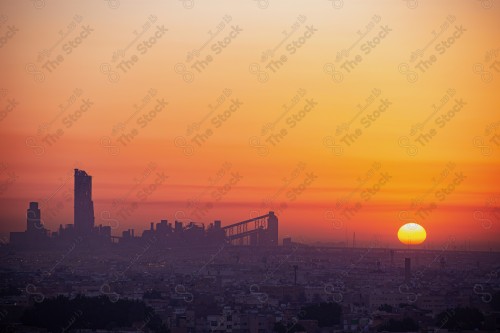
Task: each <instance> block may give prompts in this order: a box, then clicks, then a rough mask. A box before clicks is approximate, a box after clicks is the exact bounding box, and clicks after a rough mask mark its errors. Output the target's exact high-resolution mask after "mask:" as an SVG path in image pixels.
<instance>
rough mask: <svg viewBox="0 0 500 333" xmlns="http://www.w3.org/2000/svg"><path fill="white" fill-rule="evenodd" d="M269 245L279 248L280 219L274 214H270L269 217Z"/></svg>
mask: <svg viewBox="0 0 500 333" xmlns="http://www.w3.org/2000/svg"><path fill="white" fill-rule="evenodd" d="M267 233H268V235H267V236H268V238H267V241H268V243H267V245H273V246H278V242H279V240H278V217H276V215H274V212H269V217H268V218H267Z"/></svg>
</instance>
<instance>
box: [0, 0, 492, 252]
mask: <svg viewBox="0 0 500 333" xmlns="http://www.w3.org/2000/svg"><path fill="white" fill-rule="evenodd" d="M414 3H417V4H418V5H417V7H416V8H411V7H412V6H411V5H412V4H414ZM490 4H491V5H492V6H491V7H490V8H488V6H487V3H486V2H481V1H452V0H448V1H440V2H439V4H436V2H435V1H421V0H419V1H417V2H412V1H391V2H389V1H385V2H383V3H380V2H378V3H376V4H375V3H370V4H368V3H367V2H366V1H347V0H345V1H343V2H342V1H340V2H339V1H327V0H325V1H315V2H314V3H312V2H306V1H294V2H293V4H291V3H289V2H286V3H285V2H280V1H276V0H269V1H250V0H248V1H238V2H235V1H229V0H228V1H218V2H217V4H216V5H214V4H213V3H208V2H202V1H199V0H195V1H194V2H189V1H184V2H183V1H151V2H149V3H148V5H142V6H141V5H139V4H137V3H136V2H133V1H125V0H120V1H119V2H116V1H95V2H84V1H81V2H67V1H40V2H37V1H2V2H1V4H0V23H1V25H0V73H2V74H1V75H2V80H1V83H0V106H1V110H2V113H1V117H0V130H1V136H2V137H1V139H2V140H1V141H0V142H1V143H0V152H1V156H2V157H1V160H0V162H1V174H0V177H1V178H0V181H1V184H2V187H1V189H0V206H1V212H2V213H1V215H0V221H1V222H0V223H1V224H0V232H3V233H6V232H8V231H11V230H24V228H25V214H26V208H27V207H28V203H29V201H39V202H40V203H41V209H42V215H43V217H44V223H45V225H46V226H47V227H48V228H49V229H51V230H56V229H57V228H58V226H59V224H61V223H63V224H65V223H72V222H73V214H72V209H73V203H72V190H73V179H72V170H73V168H81V169H84V170H86V171H87V172H88V173H89V174H90V175H92V176H93V197H94V204H95V215H96V224H103V225H112V226H113V228H114V231H113V232H114V233H116V234H118V233H120V232H121V230H123V229H128V228H135V229H138V230H142V229H144V228H147V227H148V226H149V222H152V221H155V222H157V221H159V220H160V219H169V220H174V219H175V218H177V219H182V220H184V221H188V220H190V219H193V220H196V221H201V222H205V223H210V222H212V221H213V220H214V219H221V220H222V223H223V224H229V223H231V222H236V221H239V220H244V219H247V218H249V217H251V216H255V215H256V214H261V213H266V212H267V211H269V210H274V211H275V212H276V213H277V214H278V217H279V221H280V237H284V236H287V235H290V236H292V237H293V238H295V239H300V240H303V241H306V242H312V241H316V240H319V241H332V242H345V241H346V239H349V242H351V239H352V233H353V232H356V241H357V243H358V244H360V245H361V244H363V243H366V244H367V243H368V242H369V240H370V239H372V238H373V237H378V238H379V239H380V240H381V241H382V243H383V244H384V245H385V244H387V245H389V246H396V245H398V243H399V242H398V239H397V230H398V229H399V227H400V226H401V225H403V224H404V223H406V222H409V221H416V222H418V223H420V224H422V225H423V226H424V227H425V229H426V230H427V240H426V242H425V243H424V244H423V245H420V247H422V248H426V247H431V248H432V247H439V246H440V244H444V243H445V242H446V241H447V239H448V238H449V237H450V236H454V237H456V239H457V246H463V244H464V243H465V242H470V244H471V247H472V248H475V249H487V248H490V247H493V248H496V249H500V244H499V243H498V239H499V236H500V227H499V222H500V221H499V213H498V206H499V199H500V194H499V192H498V185H497V184H498V183H499V164H500V155H499V146H498V143H499V142H500V137H498V135H499V133H500V130H499V129H498V125H499V124H500V123H499V122H500V119H499V118H498V115H499V112H498V110H499V107H500V99H499V98H498V91H500V90H499V88H500V45H499V43H498V40H499V39H498V31H500V30H499V28H500V23H499V21H498V17H499V15H500V4H499V3H496V2H491V3H490ZM115 7H116V8H115ZM424 61H425V62H424ZM418 124H421V126H420V127H419V126H416V127H415V125H418ZM412 126H413V127H414V131H412ZM127 137H128V139H127ZM426 137H427V139H426ZM415 148H416V149H415ZM162 174H163V175H162ZM156 182H158V183H159V184H158V185H157V186H154V185H153V184H155V183H156ZM148 189H153V190H151V191H150V193H149V192H148Z"/></svg>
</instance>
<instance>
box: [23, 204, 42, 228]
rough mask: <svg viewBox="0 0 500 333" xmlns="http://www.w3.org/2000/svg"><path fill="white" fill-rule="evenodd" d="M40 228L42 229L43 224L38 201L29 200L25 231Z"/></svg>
mask: <svg viewBox="0 0 500 333" xmlns="http://www.w3.org/2000/svg"><path fill="white" fill-rule="evenodd" d="M41 229H43V225H42V223H41V213H40V208H38V202H30V207H29V208H28V209H27V210H26V231H27V232H36V231H37V230H38V231H41Z"/></svg>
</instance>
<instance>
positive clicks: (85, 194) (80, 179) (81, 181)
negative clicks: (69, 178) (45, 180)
mask: <svg viewBox="0 0 500 333" xmlns="http://www.w3.org/2000/svg"><path fill="white" fill-rule="evenodd" d="M74 214H75V221H74V222H75V231H76V232H77V233H78V234H89V233H91V232H92V229H93V228H94V202H93V201H92V176H89V175H88V174H87V173H86V172H85V171H83V170H78V169H75V210H74Z"/></svg>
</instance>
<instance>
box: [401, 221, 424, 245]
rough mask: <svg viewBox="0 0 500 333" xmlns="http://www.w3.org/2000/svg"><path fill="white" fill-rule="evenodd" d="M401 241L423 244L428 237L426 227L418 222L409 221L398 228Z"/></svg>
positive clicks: (407, 243) (409, 243) (408, 243)
mask: <svg viewBox="0 0 500 333" xmlns="http://www.w3.org/2000/svg"><path fill="white" fill-rule="evenodd" d="M398 238H399V241H400V242H401V243H403V244H406V245H416V244H422V243H423V242H424V241H425V239H426V238H427V233H426V232H425V229H424V227H422V226H421V225H420V224H417V223H407V224H405V225H403V226H401V228H399V230H398Z"/></svg>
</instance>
